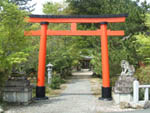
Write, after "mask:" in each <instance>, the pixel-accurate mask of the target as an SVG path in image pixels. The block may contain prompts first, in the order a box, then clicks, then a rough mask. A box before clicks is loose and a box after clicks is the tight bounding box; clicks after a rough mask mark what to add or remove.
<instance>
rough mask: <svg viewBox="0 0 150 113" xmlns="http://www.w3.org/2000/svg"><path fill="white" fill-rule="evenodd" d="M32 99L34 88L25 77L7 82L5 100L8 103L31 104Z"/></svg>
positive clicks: (14, 78) (4, 91) (4, 92)
mask: <svg viewBox="0 0 150 113" xmlns="http://www.w3.org/2000/svg"><path fill="white" fill-rule="evenodd" d="M31 99H32V86H31V85H30V82H29V80H27V79H26V78H25V77H13V78H11V79H9V80H8V81H7V82H6V85H5V88H4V90H3V100H4V101H6V102H13V103H21V104H29V103H30V102H31Z"/></svg>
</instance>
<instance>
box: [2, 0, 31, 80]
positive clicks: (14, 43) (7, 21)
mask: <svg viewBox="0 0 150 113" xmlns="http://www.w3.org/2000/svg"><path fill="white" fill-rule="evenodd" d="M0 5H1V9H0V31H1V33H0V75H2V76H1V77H0V79H1V80H2V81H4V80H6V78H7V77H8V76H9V75H10V72H11V71H12V68H13V67H15V69H17V68H18V67H19V66H16V65H17V64H21V63H23V62H25V61H27V57H28V53H25V51H24V48H25V46H26V44H27V40H26V39H25V37H24V30H25V29H26V26H27V24H26V23H25V22H24V17H25V16H27V13H26V12H24V11H21V10H19V9H18V7H17V6H16V5H14V4H12V3H8V2H6V1H2V2H1V4H0ZM0 83H2V82H1V81H0Z"/></svg>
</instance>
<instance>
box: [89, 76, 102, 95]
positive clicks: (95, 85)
mask: <svg viewBox="0 0 150 113" xmlns="http://www.w3.org/2000/svg"><path fill="white" fill-rule="evenodd" d="M90 83H91V90H92V92H93V94H94V96H96V97H100V96H101V85H102V80H101V79H100V78H96V77H94V78H90Z"/></svg>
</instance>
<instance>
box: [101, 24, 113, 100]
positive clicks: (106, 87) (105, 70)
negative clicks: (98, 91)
mask: <svg viewBox="0 0 150 113" xmlns="http://www.w3.org/2000/svg"><path fill="white" fill-rule="evenodd" d="M107 38H108V34H107V22H102V23H101V55H102V82H103V86H102V97H100V99H103V100H111V99H112V96H111V87H110V77H109V57H108V39H107Z"/></svg>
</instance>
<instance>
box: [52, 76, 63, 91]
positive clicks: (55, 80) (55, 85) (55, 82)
mask: <svg viewBox="0 0 150 113" xmlns="http://www.w3.org/2000/svg"><path fill="white" fill-rule="evenodd" d="M61 83H62V79H61V76H60V75H58V74H56V73H55V74H53V76H52V79H51V84H50V87H51V88H52V89H60V85H61Z"/></svg>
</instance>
